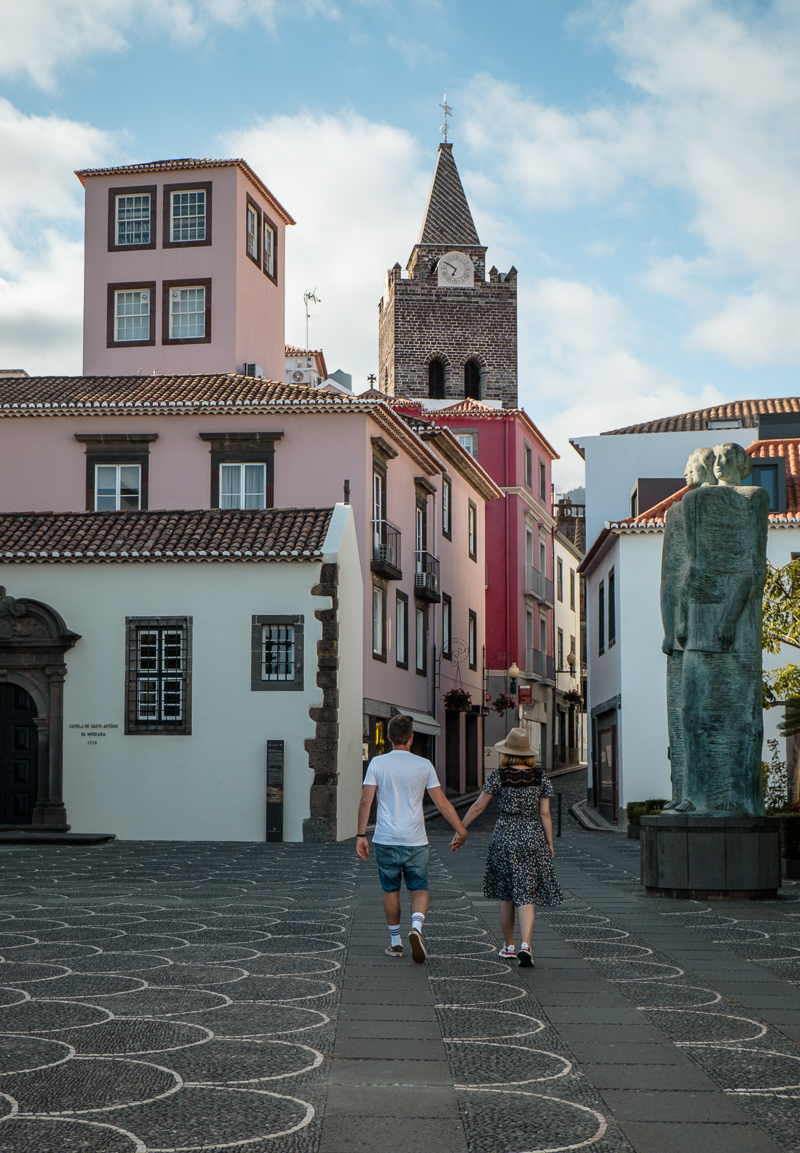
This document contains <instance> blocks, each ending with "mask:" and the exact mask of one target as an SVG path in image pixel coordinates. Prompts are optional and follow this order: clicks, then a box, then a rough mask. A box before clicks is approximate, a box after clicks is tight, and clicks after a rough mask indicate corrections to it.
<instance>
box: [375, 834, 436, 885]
mask: <svg viewBox="0 0 800 1153" xmlns="http://www.w3.org/2000/svg"><path fill="white" fill-rule="evenodd" d="M372 847H373V849H374V850H375V860H376V861H377V863H378V877H379V878H380V882H381V888H382V889H383V891H384V893H397V892H399V890H400V885H401V882H402V881H403V880H405V883H406V888H407V889H408V890H409V891H410V892H412V893H413V892H415V891H417V890H418V889H427V888H428V858H429V856H430V849H429V848H428V846H427V845H376V844H375V842H374V841H373V842H372Z"/></svg>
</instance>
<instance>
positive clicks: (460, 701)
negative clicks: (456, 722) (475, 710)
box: [444, 689, 472, 713]
mask: <svg viewBox="0 0 800 1153" xmlns="http://www.w3.org/2000/svg"><path fill="white" fill-rule="evenodd" d="M444 707H445V709H446V710H447V711H448V713H463V712H464V711H465V710H466V709H471V708H472V697H471V696H470V695H469V693H468V692H467V690H466V689H450V691H449V692H447V693H445V694H444Z"/></svg>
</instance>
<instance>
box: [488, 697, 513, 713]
mask: <svg viewBox="0 0 800 1153" xmlns="http://www.w3.org/2000/svg"><path fill="white" fill-rule="evenodd" d="M516 707H517V702H516V701H515V700H514V698H513V697H510V696H509V695H508V693H500V695H499V696H498V697H495V699H494V700H493V701H492V708H493V709H494V711H495V712H496V713H499V715H500V716H501V717H502V715H503V714H504V713H505V712H507V710H508V709H515V708H516Z"/></svg>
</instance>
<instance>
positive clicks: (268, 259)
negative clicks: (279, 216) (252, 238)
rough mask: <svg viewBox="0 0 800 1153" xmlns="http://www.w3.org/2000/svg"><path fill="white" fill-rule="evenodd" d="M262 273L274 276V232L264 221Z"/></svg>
mask: <svg viewBox="0 0 800 1153" xmlns="http://www.w3.org/2000/svg"><path fill="white" fill-rule="evenodd" d="M264 271H265V272H268V273H269V274H270V276H274V275H275V231H274V229H272V228H270V226H269V225H268V224H267V222H266V221H264Z"/></svg>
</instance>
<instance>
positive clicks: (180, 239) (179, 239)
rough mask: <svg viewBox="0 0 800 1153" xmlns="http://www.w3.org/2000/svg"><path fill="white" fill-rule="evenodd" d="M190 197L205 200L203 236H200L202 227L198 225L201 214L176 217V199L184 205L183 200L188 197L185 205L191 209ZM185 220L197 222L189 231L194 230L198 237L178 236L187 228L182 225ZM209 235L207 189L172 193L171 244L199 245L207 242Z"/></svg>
mask: <svg viewBox="0 0 800 1153" xmlns="http://www.w3.org/2000/svg"><path fill="white" fill-rule="evenodd" d="M190 196H202V198H203V212H202V220H203V224H202V236H201V235H200V231H201V228H200V225H199V224H198V223H197V222H198V221H199V220H200V218H201V214H200V213H199V212H194V213H192V214H191V215H190V214H188V213H187V214H186V215H185V216H183V215H181V216H176V215H175V201H176V198H181V203H183V200H182V198H183V197H186V198H187V199H186V201H185V203H186V205H187V207H189V206H190V201H189V199H188V198H189V197H190ZM195 207H197V202H195ZM184 220H185V221H190V220H193V221H195V223H194V225H191V224H190V225H188V230H189V231H191V229H192V228H194V230H195V233H196V235H194V236H179V235H176V233H177V232H181V231H183V230H184V229H185V228H186V227H187V226H186V225H184V224H183V223H182V222H183V221H184ZM176 225H177V227H176ZM207 233H208V192H207V191H206V189H205V188H182V189H180V190H179V191H178V192H170V194H169V239H170V244H197V243H198V242H203V241H205V239H206V236H207Z"/></svg>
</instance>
